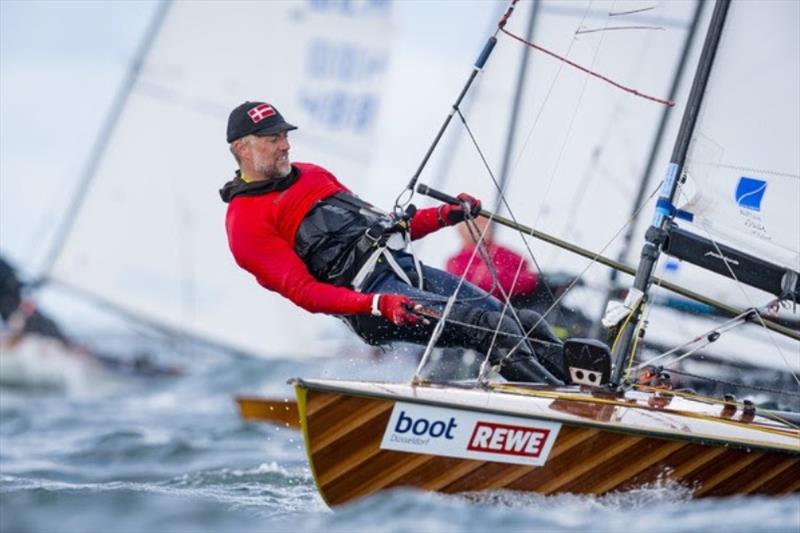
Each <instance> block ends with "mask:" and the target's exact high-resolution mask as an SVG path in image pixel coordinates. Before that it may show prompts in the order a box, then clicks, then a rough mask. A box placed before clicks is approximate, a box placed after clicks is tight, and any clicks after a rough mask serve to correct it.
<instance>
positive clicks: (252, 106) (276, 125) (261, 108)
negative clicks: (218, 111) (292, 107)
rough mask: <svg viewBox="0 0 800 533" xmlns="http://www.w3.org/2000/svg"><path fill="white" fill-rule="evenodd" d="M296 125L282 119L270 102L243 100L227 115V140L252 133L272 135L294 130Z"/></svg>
mask: <svg viewBox="0 0 800 533" xmlns="http://www.w3.org/2000/svg"><path fill="white" fill-rule="evenodd" d="M296 129H297V126H294V125H292V124H289V123H288V122H286V121H285V120H283V115H281V114H280V113H279V112H278V110H277V109H275V107H274V106H273V105H272V104H267V103H264V102H245V103H243V104H242V105H240V106H239V107H237V108H236V109H234V110H233V111H231V114H230V116H229V117H228V136H227V138H228V142H229V143H232V142H233V141H235V140H236V139H241V138H242V137H244V136H246V135H251V134H253V133H255V134H260V135H274V134H276V133H280V132H282V131H291V130H296Z"/></svg>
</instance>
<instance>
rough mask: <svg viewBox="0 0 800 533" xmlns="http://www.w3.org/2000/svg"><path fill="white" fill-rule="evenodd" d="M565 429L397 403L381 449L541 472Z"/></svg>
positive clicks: (513, 418) (519, 419)
mask: <svg viewBox="0 0 800 533" xmlns="http://www.w3.org/2000/svg"><path fill="white" fill-rule="evenodd" d="M559 429H561V424H560V423H557V422H550V421H546V420H532V419H528V418H522V417H516V416H506V415H495V414H487V413H477V412H471V411H462V410H460V409H448V408H445V407H434V406H430V405H420V404H414V403H405V402H396V403H395V405H394V408H393V410H392V416H391V417H390V418H389V423H388V424H387V425H386V430H385V431H384V433H383V440H382V441H381V448H382V449H384V450H396V451H403V452H411V453H423V454H431V455H441V456H446V457H460V458H464V459H475V460H481V461H490V462H496V463H497V462H499V463H513V464H523V465H530V466H540V465H543V464H544V463H545V461H547V457H548V455H549V454H550V450H551V449H552V447H553V444H554V443H555V441H556V438H557V437H558V432H559Z"/></svg>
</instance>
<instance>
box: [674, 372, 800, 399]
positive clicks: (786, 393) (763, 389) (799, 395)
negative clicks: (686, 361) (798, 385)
mask: <svg viewBox="0 0 800 533" xmlns="http://www.w3.org/2000/svg"><path fill="white" fill-rule="evenodd" d="M669 372H671V373H675V374H678V375H679V376H686V377H689V378H695V379H701V380H704V381H710V382H711V383H718V384H720V385H729V386H731V387H741V388H744V389H751V390H757V391H761V392H771V393H773V394H779V395H784V396H792V397H795V398H800V393H797V392H791V391H787V390H781V389H773V388H771V387H763V386H760V385H747V384H745V383H737V382H735V381H726V380H724V379H719V378H710V377H708V376H701V375H699V374H692V373H691V372H686V371H684V370H674V369H670V370H669Z"/></svg>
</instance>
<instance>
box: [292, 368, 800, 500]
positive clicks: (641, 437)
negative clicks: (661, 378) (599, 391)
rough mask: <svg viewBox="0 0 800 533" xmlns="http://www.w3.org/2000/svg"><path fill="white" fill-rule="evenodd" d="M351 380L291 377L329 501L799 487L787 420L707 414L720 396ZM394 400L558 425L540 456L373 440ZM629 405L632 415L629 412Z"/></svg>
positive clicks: (799, 449)
mask: <svg viewBox="0 0 800 533" xmlns="http://www.w3.org/2000/svg"><path fill="white" fill-rule="evenodd" d="M360 385H361V384H356V383H355V382H349V383H348V382H335V381H325V382H321V381H320V382H309V381H299V380H298V381H297V382H296V391H297V396H298V406H299V410H300V418H301V422H302V425H303V431H304V435H305V442H306V449H307V452H308V456H309V462H310V465H311V469H312V472H313V474H314V478H315V480H316V483H317V486H318V488H319V491H320V493H321V495H322V497H323V498H324V499H325V501H326V502H327V503H328V504H329V505H333V506H335V505H340V504H343V503H346V502H349V501H352V500H354V499H357V498H360V497H364V496H367V495H370V494H372V493H375V492H377V491H380V490H384V489H390V488H394V487H416V488H419V489H424V490H431V491H439V492H445V493H457V492H466V491H479V490H491V489H510V490H520V491H533V492H537V493H541V494H554V493H561V492H569V493H581V494H603V493H607V492H612V491H620V490H626V489H628V488H633V487H637V486H642V485H646V484H649V483H655V482H662V483H663V482H665V481H667V480H672V481H675V482H678V483H680V484H682V485H685V486H687V487H689V488H691V489H692V490H693V493H694V495H695V496H698V497H703V496H728V495H739V494H742V495H743V494H785V493H790V492H797V491H798V490H800V433H798V430H797V428H796V427H792V426H791V425H784V424H781V423H779V422H774V421H770V420H766V419H761V417H759V416H757V417H755V419H754V420H752V421H749V422H744V421H741V420H737V419H736V418H722V417H716V418H715V417H714V415H713V414H712V411H713V410H718V409H719V407H720V405H714V404H708V403H702V404H699V402H694V403H693V402H689V401H682V402H681V405H680V406H676V408H675V409H669V408H665V407H664V406H663V405H659V404H657V403H656V404H653V402H652V401H650V402H648V401H647V399H646V398H645V397H644V396H641V397H640V398H639V400H638V401H633V400H631V399H622V400H608V399H602V398H594V397H592V396H591V395H583V397H581V396H580V395H577V394H575V392H569V393H560V392H557V391H553V390H552V389H550V390H541V389H540V390H538V391H533V392H534V393H535V395H534V396H530V395H528V393H525V394H521V395H520V394H515V393H512V392H509V393H505V392H500V391H494V392H486V391H474V390H473V391H464V390H459V389H455V390H447V389H442V388H438V387H412V386H410V385H389V384H375V385H376V386H374V387H365V386H360ZM392 387H394V388H392ZM470 395H471V396H470ZM481 395H483V396H484V397H486V396H487V395H490V396H492V397H494V396H497V397H498V398H499V399H501V400H506V399H504V398H501V397H502V396H508V397H509V398H510V399H511V400H514V401H515V402H516V403H514V405H517V406H518V407H515V408H507V407H506V408H504V409H503V410H502V411H499V410H498V406H500V404H501V403H502V402H498V401H495V402H494V403H492V402H489V401H485V399H484V400H483V401H481V399H480V396H481ZM498 398H493V399H495V400H497V399H498ZM465 399H466V400H465ZM398 401H401V402H404V403H403V405H415V404H419V405H422V406H438V407H444V408H446V409H450V410H452V412H454V413H456V414H459V413H469V412H472V413H478V414H479V416H482V415H483V414H486V415H491V414H492V413H502V414H508V413H509V412H512V414H514V415H517V416H519V415H521V416H522V417H523V418H524V417H527V418H528V419H530V420H532V421H536V420H541V421H546V420H549V421H550V422H557V423H558V424H560V431H559V432H558V436H557V438H556V439H555V441H554V444H553V445H552V449H550V451H549V456H548V457H547V458H546V461H545V462H544V464H542V465H541V466H529V465H521V464H509V463H505V462H497V461H487V460H474V459H467V458H462V457H448V456H442V455H436V454H423V453H410V452H407V451H397V450H391V449H382V441H384V436H385V433H386V432H387V431H388V430H389V428H387V425H388V424H389V422H390V417H391V416H392V412H393V408H394V407H395V404H396V403H397V402H398ZM648 403H649V404H653V405H649V404H648ZM695 403H698V404H699V405H695ZM678 407H679V409H678ZM723 407H724V406H723ZM690 408H694V410H691V409H690ZM515 410H516V411H518V412H514V411H515ZM548 411H549V412H548ZM636 411H639V413H638V415H639V416H638V417H636V416H633V417H632V416H630V415H631V414H632V413H633V414H636V413H635V412H636ZM526 412H527V413H529V414H527V415H526V414H525V413H526ZM543 413H544V414H543ZM544 415H548V416H544ZM740 418H741V416H740ZM745 420H747V417H745ZM384 444H385V443H384Z"/></svg>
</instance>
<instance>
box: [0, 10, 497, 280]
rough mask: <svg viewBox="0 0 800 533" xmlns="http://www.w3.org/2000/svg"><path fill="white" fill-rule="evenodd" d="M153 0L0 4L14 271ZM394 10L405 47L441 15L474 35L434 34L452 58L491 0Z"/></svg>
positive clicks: (46, 217)
mask: <svg viewBox="0 0 800 533" xmlns="http://www.w3.org/2000/svg"><path fill="white" fill-rule="evenodd" d="M456 5H458V6H459V9H453V7H454V6H456ZM156 6H157V2H152V1H149V0H135V1H127V0H115V1H113V2H100V1H71V0H56V1H40V0H25V1H17V0H2V1H1V2H0V117H2V118H0V253H3V254H4V255H6V256H8V257H10V258H11V259H12V260H13V261H14V262H15V263H16V264H17V265H18V266H19V267H20V268H21V270H22V271H24V272H28V273H29V274H33V273H35V272H36V271H37V270H38V269H39V268H40V266H41V264H42V262H43V256H44V255H46V253H47V250H48V249H49V247H50V246H51V245H52V243H51V241H52V237H53V234H54V231H55V228H56V225H57V224H58V220H59V219H61V218H62V217H63V214H64V212H65V210H66V206H67V205H68V203H69V199H70V198H71V195H72V193H73V191H74V190H75V187H76V185H77V183H78V181H79V179H80V177H81V175H82V172H83V171H84V169H85V166H86V163H87V160H88V158H89V155H90V154H91V151H92V148H93V146H94V144H95V142H96V137H97V135H98V131H99V129H100V127H101V125H102V123H103V120H104V118H105V117H106V115H107V113H108V111H109V109H110V106H111V103H112V101H113V98H114V96H115V94H116V92H117V91H118V89H119V87H120V85H121V83H122V81H123V80H124V78H125V75H126V72H127V69H128V68H129V64H130V61H131V59H132V58H133V57H134V55H135V51H136V47H137V46H138V44H139V42H140V40H141V38H142V36H143V34H144V32H145V29H146V27H147V24H148V22H149V20H150V18H151V16H152V14H153V13H154V10H155V8H156ZM422 6H424V9H420V8H421V7H422ZM394 8H395V17H396V20H397V24H398V25H399V26H400V27H401V28H402V30H401V34H402V35H403V37H402V38H403V39H404V42H405V43H406V44H407V46H408V47H409V48H410V49H411V50H412V51H411V52H410V53H411V54H414V53H423V54H424V53H430V50H429V47H428V46H427V45H426V41H425V36H426V35H431V34H432V33H436V32H439V33H441V32H442V27H441V26H442V22H443V21H447V24H448V28H449V29H447V30H446V31H450V32H451V33H453V25H458V26H459V27H460V30H462V31H463V32H465V33H467V34H474V35H475V36H476V37H475V39H474V41H475V44H474V45H471V46H469V47H466V48H465V47H464V46H463V42H464V41H463V39H462V40H457V39H442V40H439V41H437V44H436V53H437V54H445V55H446V54H451V55H453V57H454V62H458V61H461V59H462V58H467V57H472V56H473V55H474V54H475V51H476V50H477V49H478V47H479V46H480V44H481V40H482V39H483V30H484V29H485V28H486V27H487V26H488V18H489V17H488V15H490V14H492V13H493V12H494V11H496V10H497V3H495V2H490V1H485V0H472V1H466V2H455V3H453V2H419V1H415V0H411V1H409V0H406V1H404V2H398V3H396V4H395V6H394ZM421 13H422V14H423V16H420V14H421ZM415 48H416V49H417V51H414V49H415ZM467 48H468V49H467ZM467 61H469V60H467ZM468 64H469V63H466V64H465V68H464V71H465V72H466V71H467V68H468V67H467V65H468ZM458 83H460V80H459V81H458ZM444 111H445V110H444V109H443V110H442V113H444Z"/></svg>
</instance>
